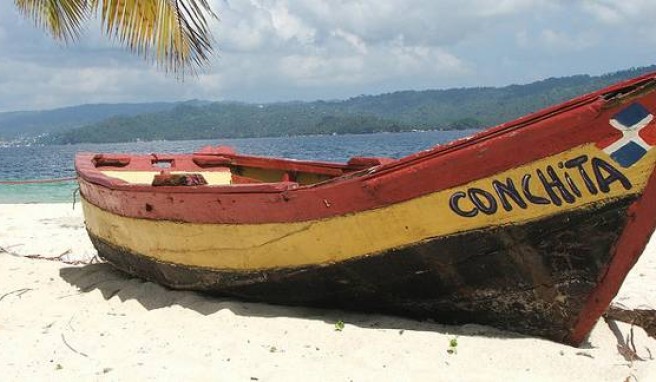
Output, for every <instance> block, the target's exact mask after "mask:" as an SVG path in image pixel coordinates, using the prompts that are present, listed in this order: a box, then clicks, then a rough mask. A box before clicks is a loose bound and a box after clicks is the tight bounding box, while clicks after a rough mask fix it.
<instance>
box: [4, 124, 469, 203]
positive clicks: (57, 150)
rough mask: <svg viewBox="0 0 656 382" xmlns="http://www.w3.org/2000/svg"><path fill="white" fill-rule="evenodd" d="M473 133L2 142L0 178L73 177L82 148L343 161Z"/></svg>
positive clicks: (21, 199) (17, 195)
mask: <svg viewBox="0 0 656 382" xmlns="http://www.w3.org/2000/svg"><path fill="white" fill-rule="evenodd" d="M474 132H475V131H474V130H459V131H429V132H409V133H378V134H362V135H329V136H303V137H281V138H250V139H216V140H192V141H158V142H131V143H117V144H79V145H65V146H22V147H0V182H2V181H21V180H34V179H50V178H64V177H73V176H75V169H74V164H73V158H74V157H75V154H76V153H78V152H94V153H102V152H104V153H109V152H120V153H156V152H160V153H164V152H168V153H184V152H193V151H195V150H198V149H199V148H201V147H203V146H207V145H213V146H216V145H228V146H232V147H234V148H235V149H236V150H237V152H239V153H244V154H251V155H262V156H275V157H285V158H294V159H313V160H325V161H336V162H343V161H346V160H348V159H349V158H351V157H353V156H385V157H392V158H400V157H403V156H406V155H409V154H412V153H414V152H417V151H421V150H426V149H428V148H431V147H433V146H435V145H437V144H441V143H446V142H450V141H452V140H455V139H458V138H461V137H464V136H468V135H471V134H473V133H474ZM76 189H77V184H76V183H75V181H69V182H64V183H45V184H44V183H39V184H20V185H3V184H0V203H58V202H71V203H72V201H73V194H74V192H75V190H76Z"/></svg>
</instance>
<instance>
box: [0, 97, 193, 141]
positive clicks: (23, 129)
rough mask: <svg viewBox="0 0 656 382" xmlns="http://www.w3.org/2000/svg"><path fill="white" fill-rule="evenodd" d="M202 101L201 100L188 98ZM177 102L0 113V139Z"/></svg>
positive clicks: (160, 108) (151, 110)
mask: <svg viewBox="0 0 656 382" xmlns="http://www.w3.org/2000/svg"><path fill="white" fill-rule="evenodd" d="M188 102H189V103H190V104H202V103H201V101H188ZM178 104H179V103H170V102H159V103H139V104H128V103H124V104H89V105H79V106H72V107H65V108H60V109H53V110H42V111H17V112H4V113H0V140H3V139H4V140H15V139H20V138H27V137H34V136H37V135H40V134H44V133H56V132H59V131H64V130H70V129H73V128H76V127H81V126H86V125H89V124H92V123H96V122H100V121H103V120H105V119H107V118H110V117H114V116H118V115H122V116H134V115H138V114H144V113H154V112H160V111H164V110H170V109H172V108H174V107H175V106H176V105H178Z"/></svg>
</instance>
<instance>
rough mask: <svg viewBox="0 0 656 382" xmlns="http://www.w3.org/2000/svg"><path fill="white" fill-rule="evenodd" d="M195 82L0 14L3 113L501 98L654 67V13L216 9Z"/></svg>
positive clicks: (486, 6)
mask: <svg viewBox="0 0 656 382" xmlns="http://www.w3.org/2000/svg"><path fill="white" fill-rule="evenodd" d="M210 3H211V4H212V8H213V10H214V11H215V12H216V13H217V14H218V16H219V20H218V21H217V22H213V23H212V31H213V36H214V39H215V42H214V46H215V53H214V54H213V55H212V57H211V60H210V62H209V64H208V66H207V67H205V68H204V69H202V70H201V71H200V72H199V73H198V75H197V76H185V78H184V80H180V79H179V78H178V77H177V76H175V75H172V74H167V73H165V72H164V71H163V70H161V69H158V68H157V66H156V65H155V64H153V62H152V60H148V59H144V58H143V57H139V56H135V55H134V54H131V53H129V52H128V51H127V50H126V49H125V48H124V47H122V46H121V45H120V44H118V43H116V42H112V41H110V40H108V39H107V38H105V36H103V35H102V34H101V33H100V29H101V28H100V23H99V22H98V21H91V22H90V23H88V24H87V25H86V27H85V29H84V34H83V36H82V37H81V38H80V39H79V41H77V42H76V43H75V44H62V43H59V42H56V41H54V40H53V39H52V38H50V37H49V35H48V34H47V33H46V32H44V31H43V30H41V29H38V28H37V27H36V26H35V25H34V23H33V22H32V21H31V20H27V19H25V18H24V17H22V16H21V15H20V14H19V13H18V12H17V10H16V9H15V7H14V4H13V1H0V52H1V53H0V111H18V110H39V109H51V108H57V107H62V106H70V105H77V104H85V103H118V102H151V101H177V100H187V99H205V100H217V101H219V100H231V101H244V102H253V103H267V102H278V101H291V100H304V101H309V100H317V99H324V100H328V99H346V98H349V97H355V96H358V95H362V94H380V93H387V92H393V91H398V90H423V89H446V88H453V87H476V86H505V85H510V84H524V83H530V82H533V81H537V80H542V79H545V78H549V77H561V76H568V75H574V74H592V75H598V74H603V73H608V72H614V71H617V70H622V69H628V68H631V67H639V66H647V65H652V64H656V23H654V22H653V20H654V19H656V1H654V0H621V1H619V0H210Z"/></svg>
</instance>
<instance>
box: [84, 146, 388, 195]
mask: <svg viewBox="0 0 656 382" xmlns="http://www.w3.org/2000/svg"><path fill="white" fill-rule="evenodd" d="M392 161H394V159H391V158H373V157H371V158H370V157H354V158H351V159H350V160H349V161H348V162H346V163H333V162H319V161H303V160H293V159H279V158H268V157H258V156H248V155H239V154H237V153H236V152H235V151H234V149H233V148H231V147H227V146H218V147H209V146H208V147H204V148H202V149H201V150H199V151H198V152H195V153H193V154H191V155H181V154H150V155H128V154H97V155H94V156H93V158H92V163H93V166H94V167H95V170H97V171H98V172H100V173H101V174H102V175H104V176H107V177H110V178H114V179H119V180H120V181H122V182H125V183H128V184H140V185H153V186H185V185H186V186H195V185H232V184H257V183H281V182H293V183H297V184H299V185H311V184H316V183H320V182H324V181H327V180H330V179H333V178H336V177H340V176H343V175H345V174H349V173H354V172H358V171H361V170H365V169H367V168H370V167H373V166H377V165H381V164H386V163H390V162H392Z"/></svg>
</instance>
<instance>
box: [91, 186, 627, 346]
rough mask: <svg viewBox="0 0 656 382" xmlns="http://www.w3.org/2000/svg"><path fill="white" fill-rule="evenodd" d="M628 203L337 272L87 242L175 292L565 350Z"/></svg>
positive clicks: (407, 250) (451, 239)
mask: <svg viewBox="0 0 656 382" xmlns="http://www.w3.org/2000/svg"><path fill="white" fill-rule="evenodd" d="M634 200H635V198H623V199H619V200H615V201H612V202H609V203H606V204H603V205H598V206H591V207H589V208H585V209H582V210H577V211H574V212H571V213H567V214H561V215H556V216H551V217H548V218H545V219H540V220H536V221H532V222H529V223H526V224H521V225H506V226H500V227H496V228H493V229H484V230H476V231H472V232H466V233H460V234H455V235H451V236H448V237H440V238H434V239H428V240H425V241H423V242H421V243H417V244H414V245H410V246H406V247H403V248H396V249H392V250H389V251H384V252H381V253H377V254H372V255H369V256H364V257H361V258H355V259H350V260H348V261H343V262H338V263H334V264H324V265H320V266H302V267H294V268H279V269H270V270H260V271H234V270H219V269H207V268H201V267H188V266H180V265H178V264H173V263H167V262H161V261H157V260H156V259H154V258H152V257H148V256H143V255H141V254H138V253H133V252H131V251H130V250H128V249H126V248H122V247H120V246H117V245H115V244H113V243H111V242H108V241H106V240H103V239H101V238H99V237H97V236H95V235H94V234H93V233H92V232H90V233H89V234H90V236H91V239H92V241H93V243H94V245H95V246H96V248H97V249H98V251H99V254H100V255H101V256H102V257H103V258H104V259H106V260H107V261H109V262H110V263H112V264H113V265H115V266H116V267H117V268H119V269H121V270H123V271H125V272H127V273H130V274H133V275H137V276H140V277H144V278H146V279H149V280H152V281H155V282H157V283H160V284H163V285H166V286H168V287H171V288H174V289H192V290H200V291H206V292H210V293H214V294H219V295H224V296H236V297H239V298H244V299H248V300H254V301H265V302H270V303H277V304H290V305H307V306H320V307H334V308H345V309H351V310H360V311H376V312H386V313H392V314H400V315H404V316H411V317H416V318H430V319H434V320H436V321H438V322H443V323H452V324H460V323H472V322H475V323H480V324H487V325H492V326H495V327H498V328H503V329H509V330H513V331H517V332H520V333H525V334H529V335H535V336H540V337H546V338H550V339H552V340H555V341H559V342H571V338H572V335H573V328H574V327H575V324H576V321H577V319H578V318H579V315H580V314H581V312H582V311H583V309H584V308H585V302H586V301H587V297H588V296H590V295H591V294H592V292H593V291H594V290H595V289H596V288H597V287H598V284H599V282H600V281H601V279H602V276H603V274H604V272H605V270H606V266H607V264H608V263H609V262H610V260H611V259H610V257H611V254H612V253H613V251H612V249H613V246H614V245H615V243H616V242H617V240H618V238H619V236H620V234H621V228H622V227H624V226H625V225H626V221H627V209H628V208H629V206H630V205H631V203H632V202H633V201H634ZM618 228H620V229H618ZM582 238H585V240H582ZM217 255H220V254H217Z"/></svg>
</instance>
